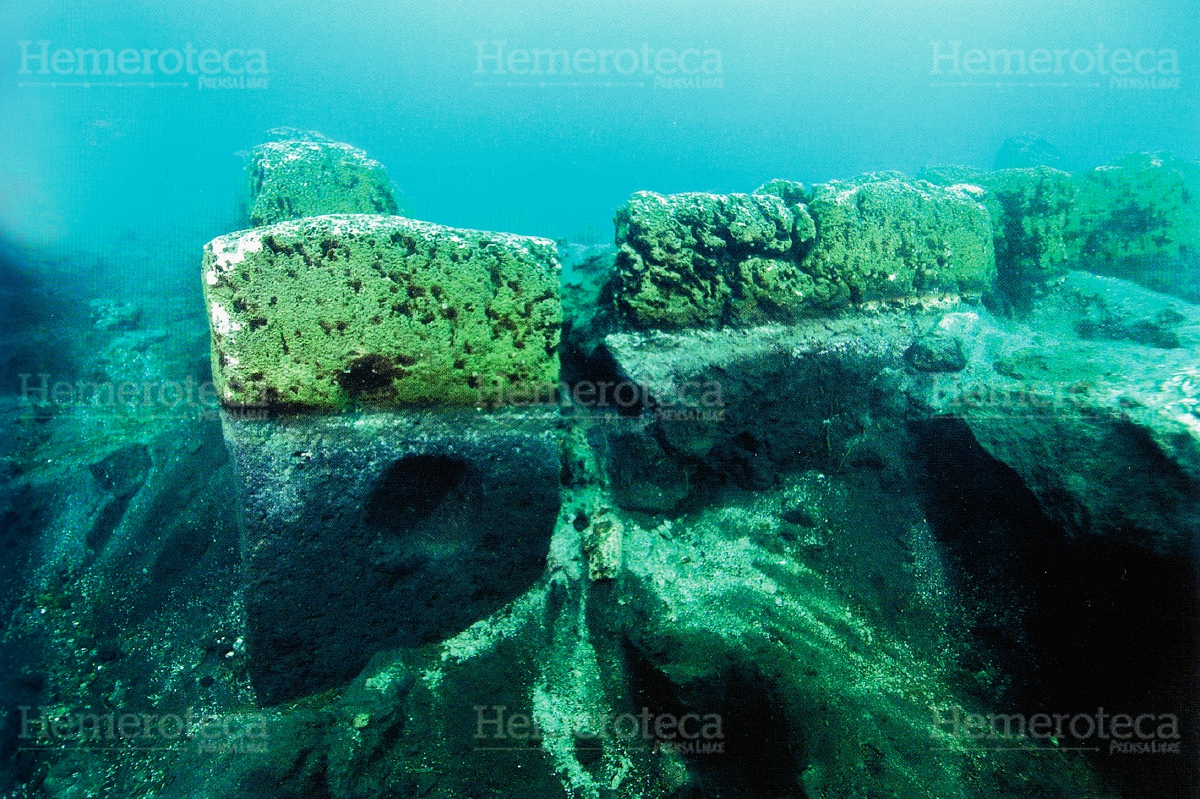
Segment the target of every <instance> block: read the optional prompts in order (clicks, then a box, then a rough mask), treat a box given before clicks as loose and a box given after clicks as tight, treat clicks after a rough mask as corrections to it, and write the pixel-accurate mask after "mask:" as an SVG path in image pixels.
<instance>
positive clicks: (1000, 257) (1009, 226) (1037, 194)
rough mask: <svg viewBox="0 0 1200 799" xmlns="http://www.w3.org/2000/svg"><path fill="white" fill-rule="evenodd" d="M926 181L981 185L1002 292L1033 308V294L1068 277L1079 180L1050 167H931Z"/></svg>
mask: <svg viewBox="0 0 1200 799" xmlns="http://www.w3.org/2000/svg"><path fill="white" fill-rule="evenodd" d="M921 176H922V177H923V178H924V179H926V180H928V181H930V182H932V183H937V184H939V185H943V186H955V185H958V186H964V187H965V186H978V187H979V188H981V189H982V190H983V193H982V194H981V195H980V200H981V201H982V202H983V204H984V205H985V206H986V207H987V209H988V213H989V214H990V215H991V218H992V230H993V233H994V241H993V246H994V249H995V252H996V269H997V288H999V290H1000V291H1001V292H1002V293H1003V294H1004V296H1005V297H1006V298H1007V299H1008V300H1009V301H1011V302H1013V303H1016V304H1018V305H1020V306H1022V307H1023V306H1025V305H1027V304H1028V298H1029V296H1030V294H1031V292H1033V291H1036V290H1038V289H1039V288H1040V287H1043V286H1045V285H1047V284H1048V283H1050V282H1052V281H1054V280H1057V279H1058V278H1060V277H1062V276H1063V275H1065V274H1066V272H1067V266H1068V252H1067V245H1066V239H1065V235H1066V229H1067V224H1068V220H1069V217H1070V214H1071V208H1072V205H1073V203H1074V200H1075V196H1076V194H1077V191H1078V190H1077V187H1076V185H1075V180H1074V178H1073V177H1072V176H1071V175H1070V174H1069V173H1067V172H1063V171H1061V170H1058V169H1053V168H1051V167H1047V166H1039V167H1030V168H1014V169H1002V170H1000V171H998V172H988V171H986V170H982V169H975V168H972V167H962V166H933V167H927V168H926V169H924V170H923V171H922V173H921Z"/></svg>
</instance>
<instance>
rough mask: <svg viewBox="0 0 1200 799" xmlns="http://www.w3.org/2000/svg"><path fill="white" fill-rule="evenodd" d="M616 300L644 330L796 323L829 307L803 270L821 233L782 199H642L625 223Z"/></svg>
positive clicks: (622, 212) (620, 215)
mask: <svg viewBox="0 0 1200 799" xmlns="http://www.w3.org/2000/svg"><path fill="white" fill-rule="evenodd" d="M616 226H617V244H618V252H617V264H616V268H617V275H616V278H615V282H614V284H613V289H612V291H613V295H614V299H615V303H616V308H617V313H618V315H619V316H620V318H621V320H622V321H623V322H624V323H625V324H627V325H629V326H631V327H636V328H664V329H670V328H682V327H698V326H714V325H720V324H724V323H726V322H729V321H747V320H749V321H765V320H767V319H773V318H775V319H778V318H791V317H794V316H795V315H797V314H798V313H799V312H800V311H802V310H803V309H804V308H805V307H807V306H808V305H810V304H812V303H813V302H815V301H819V300H818V297H819V287H815V286H813V283H812V279H811V278H810V277H809V276H807V275H805V274H804V273H803V272H802V271H801V270H800V269H799V268H798V266H797V262H798V261H799V260H800V259H801V258H802V257H803V255H804V253H805V252H806V251H807V249H808V247H809V246H811V244H812V240H813V238H814V236H815V234H816V230H815V228H814V226H813V221H812V218H811V217H810V216H809V215H808V212H807V210H806V209H805V207H804V206H803V205H802V204H799V203H794V204H791V205H789V204H788V203H787V201H785V200H784V199H782V198H781V197H778V196H776V195H774V194H765V193H764V194H754V195H747V194H731V195H728V196H724V195H718V194H704V193H700V192H689V193H685V194H672V195H668V196H663V195H661V194H655V193H653V192H647V191H642V192H638V193H637V194H634V195H633V197H631V198H630V199H629V201H628V202H626V203H625V205H623V206H621V208H620V209H618V211H617V216H616Z"/></svg>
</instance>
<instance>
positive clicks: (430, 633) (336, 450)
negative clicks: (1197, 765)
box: [227, 414, 560, 704]
mask: <svg viewBox="0 0 1200 799" xmlns="http://www.w3.org/2000/svg"><path fill="white" fill-rule="evenodd" d="M445 418H446V417H441V416H437V415H430V416H422V417H420V418H418V416H417V414H412V415H408V416H406V415H404V414H384V415H380V416H373V417H369V418H368V419H367V420H366V422H365V423H364V421H363V420H362V419H359V420H358V421H357V422H349V421H347V420H346V418H344V417H329V418H319V417H317V418H303V417H302V418H300V419H293V420H292V421H290V422H287V421H266V422H242V421H238V422H236V423H233V424H230V425H229V427H228V429H227V435H228V436H229V438H228V441H229V442H230V445H231V448H232V449H233V450H234V451H235V452H236V453H237V454H236V458H237V460H238V464H239V469H240V471H241V473H242V475H243V480H244V482H245V484H246V485H247V487H248V490H247V491H246V497H247V502H246V511H247V512H246V514H245V517H244V518H245V544H246V546H245V547H244V550H243V551H244V558H245V563H246V581H247V590H246V614H247V636H246V645H247V653H248V655H249V658H250V667H249V670H250V676H251V679H252V681H253V682H254V686H255V688H256V690H257V691H258V693H259V698H260V700H261V701H262V702H263V703H265V704H277V703H279V702H284V701H287V700H289V699H294V698H296V697H299V696H304V695H307V694H311V693H316V692H319V691H322V690H325V689H327V688H331V687H335V686H337V685H341V684H343V683H345V682H346V681H348V680H350V679H351V678H353V677H354V676H355V675H356V674H357V673H358V672H359V671H361V670H362V668H363V667H364V666H365V665H366V664H367V661H368V660H370V658H371V656H372V655H373V654H375V653H376V652H379V651H381V650H384V649H390V648H394V647H398V646H419V645H422V644H426V643H432V642H437V641H442V640H445V639H447V638H450V637H452V636H454V635H455V634H457V633H459V632H461V631H462V630H464V629H465V628H467V627H469V626H470V625H471V624H473V623H475V622H476V621H479V620H480V619H483V618H486V617H487V616H489V615H490V614H492V613H493V612H495V611H496V610H498V609H499V608H500V607H502V606H503V605H504V604H505V603H507V602H509V601H511V600H513V599H515V598H516V597H518V596H520V595H521V594H523V593H524V592H525V591H527V590H528V589H529V587H530V586H531V585H532V584H533V583H534V582H535V581H536V580H537V579H538V578H539V577H540V576H541V575H542V573H543V572H544V570H545V566H546V555H547V552H548V549H549V544H550V535H551V533H552V532H553V530H554V526H555V523H556V520H557V518H558V511H559V505H560V497H559V490H558V489H559V471H560V463H559V454H558V446H557V443H556V441H555V439H554V437H553V434H552V431H553V426H552V425H548V424H546V423H544V422H543V423H542V425H541V426H534V427H532V428H530V429H527V430H518V429H508V428H512V427H513V423H509V422H498V421H495V420H492V421H483V422H476V421H475V420H474V419H473V417H471V416H469V415H468V416H466V417H459V419H460V420H459V421H455V422H448V421H445ZM473 425H482V426H484V427H486V430H484V429H475V428H473ZM547 431H550V432H547ZM283 495H292V496H296V497H298V498H299V499H301V502H300V506H299V507H297V508H290V509H289V508H288V507H286V506H285V503H281V502H280V501H279V497H280V496H283Z"/></svg>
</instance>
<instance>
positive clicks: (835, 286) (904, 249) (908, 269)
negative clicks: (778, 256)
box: [803, 172, 996, 306]
mask: <svg viewBox="0 0 1200 799" xmlns="http://www.w3.org/2000/svg"><path fill="white" fill-rule="evenodd" d="M971 189H972V187H970V186H951V187H944V186H935V185H933V184H932V183H929V182H927V181H921V180H913V179H911V178H908V177H906V176H904V175H902V174H900V173H899V172H881V173H875V174H869V175H864V176H861V177H858V178H855V179H853V180H844V181H833V182H830V183H825V184H819V185H817V186H814V187H813V199H812V202H811V203H810V204H809V209H810V211H811V212H812V215H813V216H814V217H815V219H816V223H817V243H816V246H815V247H814V248H813V251H812V253H811V254H810V255H809V256H808V258H807V260H806V261H805V262H804V265H803V267H804V270H805V272H807V273H809V274H810V275H811V276H812V279H813V280H814V281H815V282H816V283H817V284H818V285H821V286H824V287H825V288H824V290H823V294H824V295H826V297H827V301H828V304H829V305H830V306H838V305H842V304H845V303H847V302H861V301H864V300H872V299H889V298H902V297H906V296H915V295H921V294H935V293H957V294H962V295H968V296H970V295H977V294H980V293H982V292H983V291H984V290H985V289H986V288H987V287H988V286H989V284H991V283H992V281H993V280H994V278H995V269H996V266H995V257H994V255H993V251H992V228H991V221H990V219H989V216H988V212H987V210H986V209H985V208H984V206H983V205H982V204H981V203H980V202H979V201H978V199H977V194H978V192H974V191H972V190H971Z"/></svg>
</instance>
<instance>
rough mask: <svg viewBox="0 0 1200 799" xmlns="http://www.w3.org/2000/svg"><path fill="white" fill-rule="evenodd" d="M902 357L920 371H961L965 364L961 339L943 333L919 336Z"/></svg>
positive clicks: (965, 359) (965, 357)
mask: <svg viewBox="0 0 1200 799" xmlns="http://www.w3.org/2000/svg"><path fill="white" fill-rule="evenodd" d="M904 358H905V360H907V361H908V363H909V364H910V365H911V366H912V367H913V368H914V369H916V370H918V371H920V372H961V371H962V370H963V369H965V368H966V366H967V356H966V353H965V352H963V345H962V341H961V340H960V339H958V338H957V337H955V336H948V335H946V334H944V333H930V334H928V335H925V336H921V337H920V338H918V339H917V340H916V341H914V342H913V343H912V346H910V347H909V348H908V350H907V351H905V353H904Z"/></svg>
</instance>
